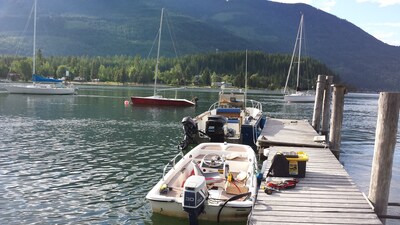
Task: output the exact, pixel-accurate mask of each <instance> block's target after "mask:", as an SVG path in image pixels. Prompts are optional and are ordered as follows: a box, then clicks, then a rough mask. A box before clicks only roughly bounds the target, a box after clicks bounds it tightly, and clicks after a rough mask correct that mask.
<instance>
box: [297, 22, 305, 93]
mask: <svg viewBox="0 0 400 225" xmlns="http://www.w3.org/2000/svg"><path fill="white" fill-rule="evenodd" d="M299 33H300V36H299V55H298V59H297V85H296V90H299V88H300V87H299V86H300V57H301V41H302V38H303V14H301V19H300V25H299Z"/></svg>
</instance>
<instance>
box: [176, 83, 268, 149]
mask: <svg viewBox="0 0 400 225" xmlns="http://www.w3.org/2000/svg"><path fill="white" fill-rule="evenodd" d="M265 122H266V118H265V116H264V115H263V111H262V104H261V103H260V102H258V101H255V100H249V99H246V93H243V92H240V91H230V92H228V93H226V92H225V91H224V89H222V91H221V92H220V93H219V100H218V101H217V102H215V103H214V104H212V105H211V106H210V108H209V109H208V110H207V111H205V112H203V113H202V114H200V115H198V116H196V117H194V118H191V117H190V116H187V117H184V118H183V119H182V125H183V130H184V138H183V140H182V141H181V143H180V144H179V148H180V149H185V148H186V147H187V146H188V145H189V144H192V143H195V144H198V143H203V142H228V143H238V144H246V145H250V146H251V147H253V148H255V147H256V142H257V138H258V136H259V135H260V134H261V130H262V129H263V128H264V125H265Z"/></svg>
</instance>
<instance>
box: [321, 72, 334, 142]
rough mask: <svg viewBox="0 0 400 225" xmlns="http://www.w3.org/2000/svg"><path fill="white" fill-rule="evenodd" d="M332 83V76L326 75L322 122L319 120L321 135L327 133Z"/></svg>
mask: <svg viewBox="0 0 400 225" xmlns="http://www.w3.org/2000/svg"><path fill="white" fill-rule="evenodd" d="M332 83H333V76H326V82H325V92H324V100H323V107H322V122H321V123H322V125H321V134H322V135H327V134H328V133H329V119H330V112H331V100H332Z"/></svg>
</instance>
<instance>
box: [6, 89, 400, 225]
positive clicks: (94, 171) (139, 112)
mask: <svg viewBox="0 0 400 225" xmlns="http://www.w3.org/2000/svg"><path fill="white" fill-rule="evenodd" d="M151 94H152V89H150V88H138V87H136V88H128V87H90V86H81V87H80V90H79V94H78V95H75V96H28V95H8V94H0V224H146V225H147V224H148V225H173V224H174V225H175V224H177V225H180V224H182V225H183V224H185V225H186V224H188V223H187V220H184V219H175V218H168V217H164V216H159V215H153V214H152V212H151V208H150V205H149V203H148V202H147V201H146V200H145V199H144V197H145V195H146V194H147V192H148V191H149V190H150V188H151V187H152V186H153V185H155V183H156V182H157V181H158V180H159V179H160V178H161V173H162V168H163V166H164V165H165V164H166V163H167V162H168V161H169V159H170V158H172V157H173V156H175V155H176V154H177V153H178V149H177V148H176V146H177V144H178V143H179V141H180V140H181V138H182V128H181V123H180V121H181V119H182V118H183V117H184V116H187V115H190V116H195V115H197V114H200V113H201V112H203V111H205V110H206V109H208V107H209V105H210V104H211V103H213V102H214V101H216V99H217V96H218V92H217V91H210V90H204V89H203V90H201V89H200V90H191V89H188V90H185V91H184V92H180V94H181V95H180V96H179V97H185V98H188V99H191V98H192V97H193V96H197V97H199V99H200V100H199V102H198V104H199V106H198V107H197V108H194V107H193V108H168V107H167V108H157V107H137V106H133V107H132V106H124V104H123V103H124V101H125V100H128V99H129V96H131V95H140V96H147V95H151ZM249 98H252V99H256V100H259V101H261V102H262V103H263V107H264V112H266V115H267V116H270V117H276V118H293V119H307V120H311V118H312V109H313V104H288V103H284V102H283V99H282V97H281V96H280V95H279V94H273V93H261V92H254V93H251V94H249ZM345 101H346V106H345V117H344V121H343V130H342V131H343V137H342V153H341V162H342V163H343V164H344V166H345V168H346V170H347V171H348V173H349V174H350V175H351V176H352V177H353V179H354V181H355V182H356V183H357V185H358V186H359V187H360V189H361V190H362V191H363V192H365V193H368V186H369V179H370V170H371V162H372V156H373V145H374V136H375V127H376V119H377V115H376V112H377V103H378V95H365V94H358V95H356V94H349V95H347V96H346V100H345ZM398 137H399V135H398ZM397 140H398V141H399V140H400V139H399V138H398V139H397ZM399 149H400V145H399V144H397V146H396V152H395V162H394V168H393V178H392V185H391V186H392V188H391V195H390V201H391V202H400V188H399V185H400V176H399V175H400V151H399ZM391 210H392V209H391ZM396 210H397V209H394V210H392V212H394V213H399V211H398V210H397V211H396ZM397 222H398V221H397ZM200 224H213V223H209V222H206V223H205V222H200ZM229 224H233V223H229ZM237 224H238V225H239V224H243V223H237ZM225 225H226V224H225Z"/></svg>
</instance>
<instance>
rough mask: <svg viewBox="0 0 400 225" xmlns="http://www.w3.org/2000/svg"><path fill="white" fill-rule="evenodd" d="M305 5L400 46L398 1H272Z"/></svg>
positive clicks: (399, 0) (399, 10) (399, 4)
mask: <svg viewBox="0 0 400 225" xmlns="http://www.w3.org/2000/svg"><path fill="white" fill-rule="evenodd" d="M272 1H274V2H283V3H299V2H301V3H306V4H309V5H311V6H314V7H315V8H318V9H321V10H324V11H326V12H328V13H330V14H333V15H335V16H337V17H339V18H342V19H345V20H347V21H349V22H351V23H353V24H354V25H356V26H358V27H360V28H361V29H363V30H364V31H366V32H368V33H369V34H371V35H373V36H374V37H376V38H378V39H379V40H381V41H383V42H385V43H387V44H390V45H395V46H400V0H272Z"/></svg>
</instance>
